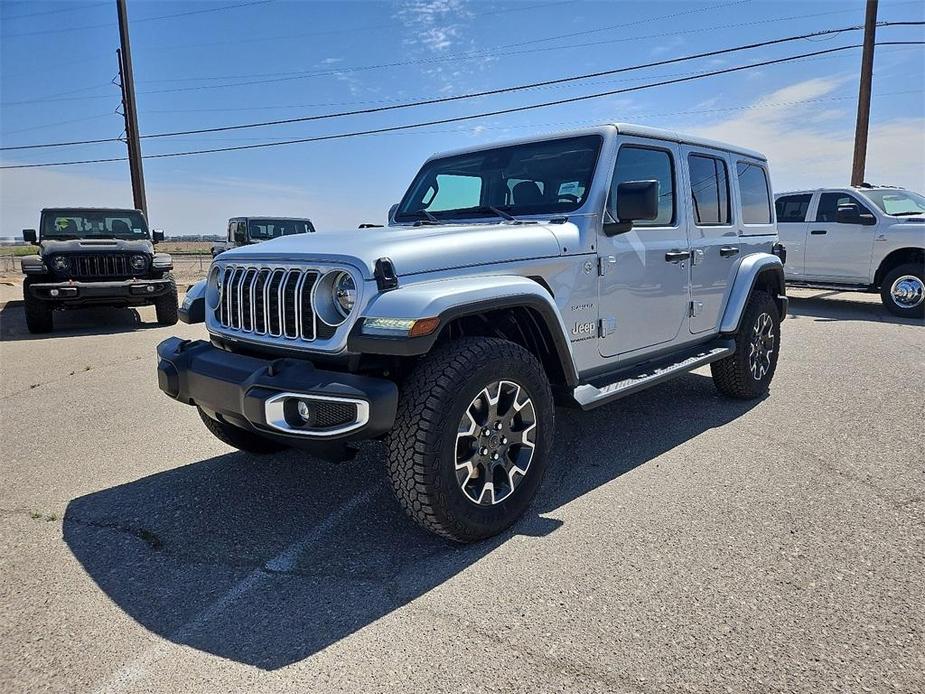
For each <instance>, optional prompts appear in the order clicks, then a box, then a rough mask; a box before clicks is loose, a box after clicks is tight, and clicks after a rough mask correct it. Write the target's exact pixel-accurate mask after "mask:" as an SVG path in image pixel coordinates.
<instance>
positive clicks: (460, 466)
mask: <svg viewBox="0 0 925 694" xmlns="http://www.w3.org/2000/svg"><path fill="white" fill-rule="evenodd" d="M535 449H536V410H535V408H534V406H533V401H532V400H531V399H530V397H529V395H528V394H527V392H526V391H525V390H524V389H523V388H521V387H520V386H519V385H518V384H517V383H514V382H513V381H496V382H494V383H490V384H489V385H487V386H486V387H485V388H483V389H482V390H481V391H480V392H479V394H478V395H476V396H475V398H473V400H472V402H471V403H470V404H469V406H468V407H467V408H466V411H465V412H464V413H463V416H462V418H461V419H460V421H459V429H458V432H457V434H456V480H457V482H458V484H459V488H460V490H462V492H463V494H465V496H466V498H467V499H469V501H471V502H473V503H475V504H479V505H480V506H492V505H494V504H499V503H501V502H502V501H504V500H505V499H507V498H508V497H509V496H510V495H511V494H512V493H513V492H514V490H515V489H516V488H517V486H518V484H520V482H521V480H523V478H524V477H525V476H526V474H527V471H528V470H529V469H530V463H531V461H532V460H533V454H534V451H535Z"/></svg>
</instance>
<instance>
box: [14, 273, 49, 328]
mask: <svg viewBox="0 0 925 694" xmlns="http://www.w3.org/2000/svg"><path fill="white" fill-rule="evenodd" d="M30 284H32V278H31V277H27V278H26V279H25V280H24V281H23V285H22V294H23V297H22V298H23V306H24V308H25V312H26V327H27V328H28V329H29V332H30V333H50V332H51V331H52V328H53V327H54V321H53V319H52V307H51V304H49V303H48V302H47V301H42V300H41V299H36V298H35V297H34V296H32V293H31V292H30V291H29V285H30Z"/></svg>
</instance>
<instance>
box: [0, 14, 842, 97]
mask: <svg viewBox="0 0 925 694" xmlns="http://www.w3.org/2000/svg"><path fill="white" fill-rule="evenodd" d="M743 1H744V0H735V1H734V2H731V3H727V4H724V5H714V6H710V7H707V8H701V9H704V10H706V9H715V8H717V7H726V6H728V5H736V4H739V3H740V2H743ZM551 4H557V3H551ZM546 6H548V5H540V7H546ZM839 12H844V10H837V11H835V12H822V13H815V14H808V15H795V16H792V17H781V18H772V19H764V20H754V21H750V22H740V23H736V24H726V25H715V26H712V27H710V28H709V30H710V31H713V30H716V29H730V28H740V27H744V26H752V25H755V24H766V23H773V22H778V21H790V20H794V19H804V18H810V17H816V16H821V15H827V14H837V13H839ZM485 14H488V13H485ZM678 14H679V13H673V14H669V15H663V16H659V17H651V18H649V19H647V20H645V21H646V22H654V21H661V20H663V19H669V18H672V17H674V16H677V15H678ZM637 23H639V22H629V23H627V24H625V25H621V24H616V25H612V26H610V27H606V28H607V29H614V28H619V27H622V26H630V25H634V24H637ZM592 31H597V30H592ZM703 31H705V29H689V30H683V31H673V32H664V33H659V34H649V35H644V36H631V37H624V38H619V39H607V40H605V41H594V42H590V43H584V44H570V45H565V46H549V47H540V48H531V49H525V50H521V51H504V50H503V49H506V48H511V47H516V46H520V45H522V44H520V43H515V44H502V45H500V46H495V47H494V48H487V49H479V50H477V51H469V52H466V53H457V54H447V55H442V56H436V57H429V58H415V59H411V60H401V61H394V62H390V63H377V64H371V65H355V66H341V67H336V68H329V69H325V70H315V71H305V70H301V71H294V72H293V71H290V72H271V73H257V74H251V75H224V76H210V77H180V78H169V79H167V78H165V79H160V80H143V82H144V83H147V84H154V83H157V82H185V81H203V80H206V81H211V80H228V79H245V80H247V81H243V82H231V83H228V84H217V85H205V86H201V85H200V86H195V87H173V88H169V89H149V90H147V91H140V92H138V93H139V94H145V95H151V94H170V93H176V92H188V91H202V90H204V89H227V88H230V87H242V86H251V85H256V84H271V83H275V82H290V81H293V80H301V79H312V78H315V77H329V76H334V75H340V74H342V73H346V72H366V71H370V70H381V69H387V68H394V67H404V66H407V65H429V64H433V63H441V62H447V61H458V60H478V59H483V58H491V57H495V56H509V55H525V54H531V53H546V52H548V51H560V50H568V49H574V48H582V47H587V46H598V45H604V44H612V43H622V42H630V41H640V40H647V39H653V38H662V37H665V36H675V35H678V34H688V33H698V32H703ZM582 33H587V32H582ZM568 36H571V35H570V34H563V35H557V36H549V37H546V38H543V39H537V40H536V41H554V40H557V39H561V38H563V37H568ZM254 41H255V39H249V40H247V41H246V42H250V43H252V42H254ZM527 43H529V42H527ZM197 45H198V46H200V47H204V46H208V45H211V44H204V43H200V44H197ZM165 50H167V48H165ZM251 78H267V79H253V80H251ZM100 98H106V97H104V96H84V97H61V98H54V97H53V98H48V97H39V98H34V99H24V100H20V101H7V102H3V103H0V107H9V106H20V105H25V104H31V103H40V102H41V103H48V102H54V101H87V100H92V99H100Z"/></svg>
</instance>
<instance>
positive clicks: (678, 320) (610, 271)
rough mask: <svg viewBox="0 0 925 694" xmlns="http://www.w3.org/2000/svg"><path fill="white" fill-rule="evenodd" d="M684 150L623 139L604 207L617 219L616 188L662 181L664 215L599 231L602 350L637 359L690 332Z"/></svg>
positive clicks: (660, 193) (659, 214)
mask: <svg viewBox="0 0 925 694" xmlns="http://www.w3.org/2000/svg"><path fill="white" fill-rule="evenodd" d="M678 156H679V150H678V147H677V146H676V145H673V144H670V143H665V144H664V145H661V146H658V147H653V146H651V144H647V143H646V141H642V140H636V139H635V138H626V139H625V140H623V141H622V143H621V145H620V149H619V151H618V153H617V159H616V165H615V167H614V174H613V181H612V183H611V188H610V196H609V198H608V202H607V206H608V210H610V212H611V214H612V215H614V217H615V216H616V190H617V186H618V185H619V184H620V183H624V182H627V181H651V180H655V181H658V183H659V213H658V217H657V218H656V219H654V220H651V221H639V222H635V223H634V224H633V228H632V229H630V230H629V231H627V232H624V233H621V234H617V235H615V236H605V235H603V234H602V235H601V237H600V240H599V243H598V253H599V254H600V272H601V277H600V310H601V324H602V337H601V339H600V341H599V342H600V350H601V354H602V355H603V356H605V357H611V356H614V355H618V354H619V355H626V356H627V357H630V358H632V357H634V356H636V355H642V354H644V353H645V352H646V351H648V350H650V349H651V350H656V349H659V348H661V347H665V346H668V345H670V343H671V342H672V341H674V340H676V339H677V338H678V335H679V334H681V331H682V330H684V332H686V329H685V324H686V322H687V310H688V301H689V300H690V295H689V291H688V267H689V266H688V259H687V257H686V256H685V254H689V253H690V248H689V245H688V241H687V229H686V225H685V224H684V219H685V216H684V214H683V210H682V209H681V208H680V206H679V204H678V195H677V191H678V189H679V185H678V182H679V180H680V178H679V174H678V172H679V171H680V167H679V165H678Z"/></svg>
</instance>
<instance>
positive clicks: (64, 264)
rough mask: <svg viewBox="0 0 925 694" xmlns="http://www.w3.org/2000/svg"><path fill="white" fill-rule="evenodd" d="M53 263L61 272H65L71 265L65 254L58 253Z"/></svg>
mask: <svg viewBox="0 0 925 694" xmlns="http://www.w3.org/2000/svg"><path fill="white" fill-rule="evenodd" d="M51 264H52V267H54V269H55V270H59V271H61V272H64V271H65V270H67V269H68V266H70V263H69V262H68V259H67V257H66V256H63V255H56V256H55V259H54V260H53V261H51Z"/></svg>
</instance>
